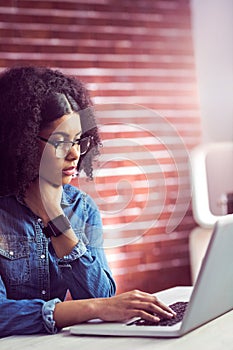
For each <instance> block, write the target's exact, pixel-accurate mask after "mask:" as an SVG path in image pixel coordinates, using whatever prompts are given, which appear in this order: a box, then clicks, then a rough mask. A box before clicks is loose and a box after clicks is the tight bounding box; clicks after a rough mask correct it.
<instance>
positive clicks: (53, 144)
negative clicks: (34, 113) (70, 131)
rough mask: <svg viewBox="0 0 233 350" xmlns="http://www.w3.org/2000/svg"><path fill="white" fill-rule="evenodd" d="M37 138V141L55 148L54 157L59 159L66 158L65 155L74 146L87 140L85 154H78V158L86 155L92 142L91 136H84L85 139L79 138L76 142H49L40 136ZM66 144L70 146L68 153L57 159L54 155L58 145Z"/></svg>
mask: <svg viewBox="0 0 233 350" xmlns="http://www.w3.org/2000/svg"><path fill="white" fill-rule="evenodd" d="M37 138H38V139H39V140H41V141H44V142H48V143H49V144H50V145H52V146H53V147H54V148H55V155H56V157H57V158H60V159H62V158H65V157H66V156H67V154H68V153H69V152H70V150H71V148H72V147H74V145H78V146H80V143H81V142H82V140H85V139H88V141H89V143H88V147H87V149H86V151H85V152H83V153H81V152H80V156H82V155H84V154H86V153H87V151H88V148H89V147H90V144H91V140H93V136H85V137H83V138H82V137H81V138H80V139H78V140H76V141H51V140H49V139H46V138H45V137H42V136H40V135H38V136H37ZM67 143H69V144H71V146H70V148H69V150H68V152H67V153H66V155H64V156H63V157H58V156H57V154H56V151H57V147H58V146H59V145H60V144H67Z"/></svg>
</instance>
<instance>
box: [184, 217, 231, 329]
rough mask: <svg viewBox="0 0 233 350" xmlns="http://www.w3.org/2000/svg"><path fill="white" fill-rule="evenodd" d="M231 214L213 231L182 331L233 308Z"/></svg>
mask: <svg viewBox="0 0 233 350" xmlns="http://www.w3.org/2000/svg"><path fill="white" fill-rule="evenodd" d="M232 250H233V214H231V215H227V216H224V217H222V218H221V219H220V220H218V222H217V223H216V224H215V227H214V231H213V234H212V237H211V240H210V243H209V246H208V248H207V251H206V254H205V257H204V259H203V262H202V266H201V270H200V273H199V276H198V278H197V281H196V283H195V287H194V290H193V293H192V296H191V300H190V302H189V306H188V310H187V312H186V315H185V317H184V319H183V323H182V329H181V333H182V334H184V333H186V332H188V331H190V330H192V329H194V328H196V327H198V326H200V325H202V324H204V323H206V322H208V321H210V320H212V319H214V318H216V317H218V316H220V315H222V314H224V313H226V312H227V311H229V310H232V309H233V253H232Z"/></svg>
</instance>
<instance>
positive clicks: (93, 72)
mask: <svg viewBox="0 0 233 350" xmlns="http://www.w3.org/2000/svg"><path fill="white" fill-rule="evenodd" d="M54 68H58V69H60V70H62V72H64V73H66V74H71V75H77V76H80V75H83V76H85V75H86V76H91V77H92V76H110V77H111V76H123V77H125V76H135V77H136V76H142V77H146V76H149V77H152V76H153V77H156V78H158V77H164V76H165V77H177V78H180V77H192V78H193V79H194V78H195V72H194V70H193V69H189V70H188V69H178V68H177V69H174V68H171V69H169V68H166V69H162V68H161V69H159V68H114V70H113V69H112V68H92V67H90V68H59V67H54Z"/></svg>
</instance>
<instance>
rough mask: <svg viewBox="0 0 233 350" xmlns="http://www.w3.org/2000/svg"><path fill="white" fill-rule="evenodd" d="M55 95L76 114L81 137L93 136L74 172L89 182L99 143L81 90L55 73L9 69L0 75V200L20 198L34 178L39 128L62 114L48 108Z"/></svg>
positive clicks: (87, 99)
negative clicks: (76, 171) (79, 123)
mask: <svg viewBox="0 0 233 350" xmlns="http://www.w3.org/2000/svg"><path fill="white" fill-rule="evenodd" d="M59 94H62V95H63V96H65V97H66V99H67V100H68V101H69V104H70V106H71V107H72V110H73V111H80V113H79V114H80V120H81V126H82V132H83V134H82V136H92V138H91V146H90V148H89V151H88V153H86V154H85V155H84V156H81V157H80V160H79V163H78V171H79V172H80V171H81V170H84V172H85V173H86V175H87V177H88V178H90V179H92V177H93V161H94V159H95V157H96V156H97V155H98V154H99V146H100V145H101V140H100V136H99V133H98V128H97V125H96V120H95V115H94V109H93V104H92V101H91V98H90V96H89V93H88V91H87V89H86V87H85V85H84V84H83V83H82V82H81V81H80V80H79V79H77V78H76V77H71V76H66V75H64V74H63V73H62V72H60V71H58V70H53V69H50V68H46V67H31V66H27V67H13V68H11V69H7V70H5V71H4V72H3V73H2V74H1V75H0V162H1V163H0V164H1V171H0V196H5V195H10V194H15V195H19V194H20V195H23V194H24V192H25V190H26V188H27V186H28V185H29V184H30V182H31V181H33V180H34V179H35V178H36V177H37V176H38V171H39V170H38V169H39V167H38V165H39V161H40V159H38V158H39V152H38V142H37V136H38V134H39V132H40V130H41V128H42V127H44V126H46V124H48V123H49V122H51V121H53V120H55V119H58V118H60V117H62V115H64V114H65V110H64V112H62V108H63V107H59V108H58V109H57V110H56V108H55V109H54V108H53V106H52V107H51V104H50V101H51V100H53V99H54V96H55V95H59ZM55 100H56V98H55ZM56 103H57V102H56ZM64 108H65V107H64Z"/></svg>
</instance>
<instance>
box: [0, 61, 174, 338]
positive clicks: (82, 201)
mask: <svg viewBox="0 0 233 350" xmlns="http://www.w3.org/2000/svg"><path fill="white" fill-rule="evenodd" d="M100 144H101V142H100V138H99V134H98V130H97V127H96V123H95V118H94V114H93V109H92V104H91V100H90V98H89V95H88V92H87V90H86V88H85V87H84V85H83V84H82V83H81V82H80V81H79V80H78V79H74V78H71V77H67V76H65V75H63V74H62V73H61V72H59V71H53V70H51V69H48V68H36V67H34V68H33V67H18V68H12V69H9V70H6V71H5V72H3V73H2V74H1V76H0V161H1V172H0V196H1V197H0V336H2V337H3V336H8V335H13V334H32V333H43V332H44V333H46V332H47V333H56V332H57V331H58V330H59V329H61V328H63V327H65V326H70V325H72V324H75V323H79V322H84V321H87V320H90V319H92V318H101V319H102V320H106V321H123V320H127V319H130V318H132V317H134V316H139V317H143V318H144V319H146V320H150V321H158V319H159V316H158V315H161V316H163V317H167V318H170V317H173V316H174V312H173V311H172V310H171V309H170V308H169V307H167V306H166V305H164V304H162V303H161V302H160V301H159V300H157V298H156V297H155V296H152V295H150V294H147V293H144V292H141V291H131V292H127V293H123V294H121V295H117V296H114V294H115V290H116V286H115V282H114V279H113V276H112V273H111V271H110V269H109V266H108V263H107V260H106V257H105V254H104V250H103V249H102V228H101V219H100V215H99V211H98V209H97V207H96V205H95V204H94V202H93V201H92V199H91V198H90V197H89V196H87V195H86V194H85V193H83V192H82V191H80V190H78V189H77V188H75V187H73V186H71V185H70V182H71V180H72V178H73V176H76V175H77V174H78V173H79V172H80V171H81V170H83V171H84V172H85V173H86V175H87V176H88V177H89V178H92V170H93V167H92V164H93V161H94V158H95V157H96V156H97V155H98V147H99V146H100ZM67 291H69V292H70V294H71V296H72V300H67V298H66V295H67ZM155 313H156V314H157V315H155Z"/></svg>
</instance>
